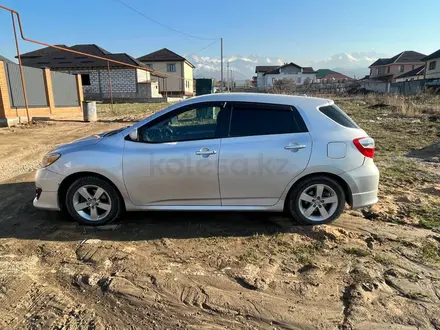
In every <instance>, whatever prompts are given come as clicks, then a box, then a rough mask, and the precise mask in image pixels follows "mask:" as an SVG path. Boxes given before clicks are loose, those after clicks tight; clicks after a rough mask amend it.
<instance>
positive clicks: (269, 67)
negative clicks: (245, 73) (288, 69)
mask: <svg viewBox="0 0 440 330" xmlns="http://www.w3.org/2000/svg"><path fill="white" fill-rule="evenodd" d="M278 67H279V65H257V66H256V67H255V73H257V72H267V71H270V70H273V69H276V68H278Z"/></svg>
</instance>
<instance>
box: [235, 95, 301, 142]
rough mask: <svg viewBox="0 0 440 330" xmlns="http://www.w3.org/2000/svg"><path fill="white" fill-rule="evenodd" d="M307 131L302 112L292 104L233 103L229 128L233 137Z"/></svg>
mask: <svg viewBox="0 0 440 330" xmlns="http://www.w3.org/2000/svg"><path fill="white" fill-rule="evenodd" d="M298 116H299V117H298ZM306 131H307V128H306V127H305V124H304V121H303V120H302V118H301V116H300V114H299V113H298V112H297V110H296V109H293V108H292V107H290V106H285V105H272V104H255V103H245V104H234V105H233V108H232V118H231V126H230V130H229V136H231V137H239V136H254V135H268V134H287V133H299V132H306Z"/></svg>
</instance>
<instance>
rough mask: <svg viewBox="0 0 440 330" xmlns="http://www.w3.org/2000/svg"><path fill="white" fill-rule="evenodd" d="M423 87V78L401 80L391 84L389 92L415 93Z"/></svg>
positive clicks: (419, 91) (418, 92)
mask: <svg viewBox="0 0 440 330" xmlns="http://www.w3.org/2000/svg"><path fill="white" fill-rule="evenodd" d="M424 87H425V81H424V80H413V81H402V82H398V83H394V84H391V86H390V93H396V94H404V95H416V94H420V93H421V92H423V88H424Z"/></svg>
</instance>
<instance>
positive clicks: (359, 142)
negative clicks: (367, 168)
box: [353, 137, 374, 158]
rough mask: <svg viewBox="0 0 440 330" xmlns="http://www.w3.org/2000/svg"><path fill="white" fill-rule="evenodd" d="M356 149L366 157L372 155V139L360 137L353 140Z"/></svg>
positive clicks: (371, 156)
mask: <svg viewBox="0 0 440 330" xmlns="http://www.w3.org/2000/svg"><path fill="white" fill-rule="evenodd" d="M353 143H354V145H355V146H356V148H357V150H359V151H360V152H361V154H362V155H364V156H365V157H368V158H373V157H374V139H373V138H370V137H361V138H357V139H354V140H353Z"/></svg>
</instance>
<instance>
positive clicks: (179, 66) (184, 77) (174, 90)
mask: <svg viewBox="0 0 440 330" xmlns="http://www.w3.org/2000/svg"><path fill="white" fill-rule="evenodd" d="M144 63H145V64H147V65H149V66H150V67H151V68H152V69H153V70H157V71H160V72H163V73H165V74H167V78H166V81H163V79H162V78H157V77H154V76H152V80H154V81H158V82H159V89H160V91H161V93H162V94H165V91H166V92H167V94H168V95H177V96H185V95H186V96H193V95H194V69H193V68H192V67H191V66H190V65H189V64H188V63H187V62H183V61H181V62H172V61H170V62H144ZM168 64H175V65H176V71H175V72H168Z"/></svg>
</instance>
